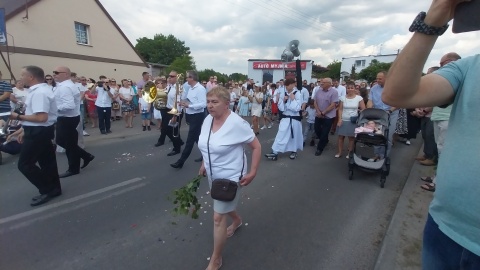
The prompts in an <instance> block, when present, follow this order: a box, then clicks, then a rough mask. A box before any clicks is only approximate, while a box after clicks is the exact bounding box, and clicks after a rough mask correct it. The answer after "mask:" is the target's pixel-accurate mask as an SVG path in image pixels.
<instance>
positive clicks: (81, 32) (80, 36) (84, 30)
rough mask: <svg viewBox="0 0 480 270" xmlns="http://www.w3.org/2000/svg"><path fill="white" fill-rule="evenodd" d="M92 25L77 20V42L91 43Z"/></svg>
mask: <svg viewBox="0 0 480 270" xmlns="http://www.w3.org/2000/svg"><path fill="white" fill-rule="evenodd" d="M89 30H90V27H89V26H88V25H86V24H83V23H78V22H75V36H76V38H77V44H89V42H88V41H89V40H88V32H89Z"/></svg>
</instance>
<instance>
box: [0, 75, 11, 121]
mask: <svg viewBox="0 0 480 270" xmlns="http://www.w3.org/2000/svg"><path fill="white" fill-rule="evenodd" d="M5 92H10V95H11V93H12V86H11V85H10V84H9V83H7V82H4V81H0V97H1V96H3V94H4V93H5ZM11 110H12V108H11V107H10V98H7V99H5V100H2V101H0V113H4V112H9V111H11Z"/></svg>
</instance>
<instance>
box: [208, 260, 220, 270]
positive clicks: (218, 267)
mask: <svg viewBox="0 0 480 270" xmlns="http://www.w3.org/2000/svg"><path fill="white" fill-rule="evenodd" d="M220 267H222V259H220V263H219V264H218V266H217V268H216V269H215V270H218V269H220ZM205 270H208V267H207V269H205Z"/></svg>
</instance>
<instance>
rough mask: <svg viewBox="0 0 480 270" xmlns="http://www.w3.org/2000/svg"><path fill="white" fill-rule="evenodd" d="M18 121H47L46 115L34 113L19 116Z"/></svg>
mask: <svg viewBox="0 0 480 270" xmlns="http://www.w3.org/2000/svg"><path fill="white" fill-rule="evenodd" d="M19 120H21V121H28V122H34V123H44V122H47V120H48V114H47V113H36V114H31V115H20V117H19Z"/></svg>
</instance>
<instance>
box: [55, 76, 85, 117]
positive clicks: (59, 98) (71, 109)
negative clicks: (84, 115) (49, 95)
mask: <svg viewBox="0 0 480 270" xmlns="http://www.w3.org/2000/svg"><path fill="white" fill-rule="evenodd" d="M54 93H55V100H56V103H57V108H58V116H59V117H75V116H79V115H80V90H79V89H78V87H77V86H76V85H75V84H74V83H73V82H72V80H66V81H63V82H58V83H57V86H56V87H55V89H54Z"/></svg>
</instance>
